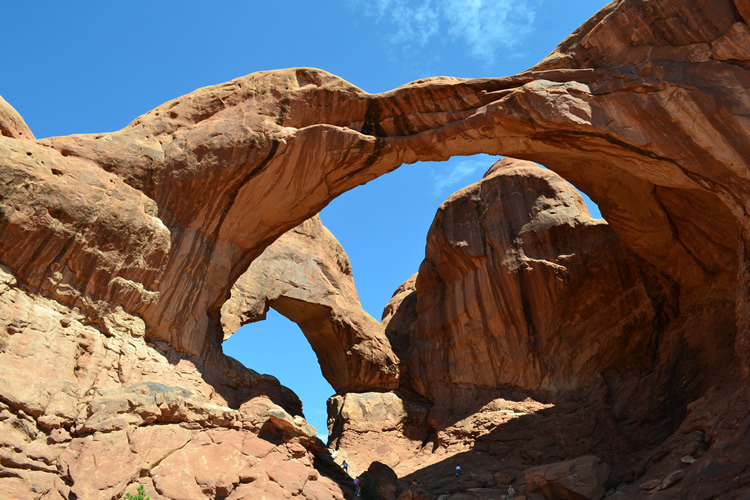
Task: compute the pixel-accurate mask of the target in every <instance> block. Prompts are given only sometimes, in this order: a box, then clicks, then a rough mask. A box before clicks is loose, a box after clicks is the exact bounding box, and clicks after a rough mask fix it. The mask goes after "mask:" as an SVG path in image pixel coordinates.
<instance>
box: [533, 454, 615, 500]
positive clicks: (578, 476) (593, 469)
mask: <svg viewBox="0 0 750 500" xmlns="http://www.w3.org/2000/svg"><path fill="white" fill-rule="evenodd" d="M609 472H610V467H609V465H607V464H605V463H603V462H602V461H601V460H599V458H598V457H595V456H586V457H579V458H576V459H573V460H566V461H565V462H558V463H554V464H548V465H541V466H538V467H532V468H530V469H527V470H525V471H524V472H523V475H524V478H525V479H526V484H527V488H528V492H529V494H530V495H531V494H539V493H541V494H542V495H544V497H545V498H571V499H576V500H600V499H601V498H603V497H604V493H605V491H606V489H605V483H606V482H607V479H608V478H609Z"/></svg>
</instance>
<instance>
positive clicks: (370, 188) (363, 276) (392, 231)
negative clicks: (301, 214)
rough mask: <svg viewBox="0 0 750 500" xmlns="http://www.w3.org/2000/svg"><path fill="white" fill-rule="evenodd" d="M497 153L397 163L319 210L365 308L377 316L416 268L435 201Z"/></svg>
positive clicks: (467, 181)
mask: <svg viewBox="0 0 750 500" xmlns="http://www.w3.org/2000/svg"><path fill="white" fill-rule="evenodd" d="M500 158H502V156H491V155H487V154H478V155H473V156H454V157H453V158H450V159H449V160H447V161H443V162H417V163H414V164H412V165H402V166H401V167H399V168H398V169H396V170H394V171H393V172H391V173H388V174H386V175H383V176H381V177H378V178H377V179H374V180H373V181H370V182H369V183H367V184H365V185H363V186H359V187H357V188H355V189H353V190H351V191H348V192H346V193H344V194H342V195H341V196H339V197H338V198H336V199H335V200H333V201H332V202H331V203H330V204H329V205H328V206H327V207H326V208H324V209H323V210H322V211H321V213H320V216H321V220H322V222H323V224H324V225H325V226H326V227H327V228H328V229H329V230H330V231H331V232H332V233H333V235H334V236H335V237H336V239H338V241H339V242H340V243H341V245H342V246H343V247H344V250H345V251H346V253H347V255H348V256H349V260H350V261H351V264H352V270H353V274H354V282H355V284H356V286H357V293H358V294H359V298H360V301H361V303H362V307H363V308H364V309H365V311H367V312H368V313H369V314H370V315H371V316H373V317H374V318H375V319H377V320H380V318H381V315H382V313H383V308H384V307H385V306H386V304H387V303H388V301H389V300H390V299H391V296H392V295H393V292H394V291H395V290H396V288H398V286H399V285H401V284H402V283H403V282H404V281H406V280H407V279H408V278H409V277H410V276H411V275H412V274H414V273H416V272H417V271H418V270H419V265H420V263H421V262H422V260H423V259H424V251H425V243H426V240H427V232H428V230H429V228H430V225H432V221H433V219H434V218H435V213H436V211H437V209H438V207H439V206H440V205H441V204H442V203H443V202H444V201H445V200H447V199H448V197H450V196H451V195H452V194H453V193H455V192H456V191H458V190H460V189H462V188H464V187H466V186H469V185H471V184H473V183H475V182H477V181H479V180H481V179H482V177H483V175H484V174H485V172H487V170H489V168H490V167H491V166H492V165H493V164H494V163H495V162H496V161H497V160H499V159H500ZM578 191H579V192H581V191H580V190H578ZM581 194H582V195H583V198H584V201H585V202H586V206H587V207H588V209H589V212H590V213H591V216H592V217H594V218H601V217H602V216H601V213H600V211H599V207H597V205H596V204H595V203H594V202H593V201H592V200H591V199H590V198H589V197H588V196H586V195H585V194H584V193H582V192H581Z"/></svg>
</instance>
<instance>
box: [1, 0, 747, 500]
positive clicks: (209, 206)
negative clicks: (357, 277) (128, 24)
mask: <svg viewBox="0 0 750 500" xmlns="http://www.w3.org/2000/svg"><path fill="white" fill-rule="evenodd" d="M748 19H750V11H748V5H747V2H745V1H740V0H736V1H734V2H732V1H729V0H722V1H719V2H716V1H713V2H691V3H689V4H686V3H685V2H679V1H676V0H661V1H658V2H641V1H635V0H620V1H615V2H612V3H611V4H609V5H608V6H607V7H605V8H604V9H603V10H602V11H601V12H599V13H598V14H597V15H595V16H594V17H593V18H592V19H591V20H589V21H588V22H586V23H585V24H584V25H583V26H581V28H580V29H578V30H577V31H576V32H575V33H574V34H573V35H572V36H571V37H569V38H568V39H566V40H565V41H564V42H563V43H562V44H561V45H560V46H559V47H558V48H557V49H556V51H555V52H554V53H553V54H551V55H550V56H549V57H548V58H546V59H545V60H543V61H541V62H540V63H539V64H538V65H537V66H535V67H533V68H531V69H530V70H528V71H525V72H523V73H520V74H518V75H514V76H510V77H506V78H493V79H482V80H459V79H453V78H435V79H427V80H423V81H419V82H413V83H411V84H408V85H405V86H403V87H400V88H398V89H395V90H393V91H391V92H387V93H384V94H378V95H369V94H366V93H364V92H362V91H361V90H359V89H357V88H356V87H354V86H352V85H350V84H348V83H347V82H344V81H343V80H341V79H339V78H337V77H335V76H333V75H330V74H328V73H325V72H323V71H320V70H314V69H290V70H281V71H269V72H262V73H256V74H252V75H248V76H246V77H243V78H239V79H237V80H233V81H231V82H227V83H225V84H222V85H218V86H214V87H207V88H204V89H200V90H198V91H196V92H193V93H191V94H188V95H186V96H183V97H180V98H178V99H175V100H174V101H170V102H168V103H166V104H164V105H162V106H160V107H158V108H156V109H155V110H153V111H151V112H149V113H147V114H145V115H143V116H141V117H140V118H138V119H136V120H135V121H134V122H133V123H132V124H131V125H129V126H128V127H126V128H124V129H123V130H121V131H118V132H113V133H108V134H98V135H78V136H70V137H55V138H49V139H43V140H35V139H34V138H33V134H32V133H31V131H30V130H28V128H27V127H26V126H25V125H24V123H23V120H22V119H21V118H20V116H18V114H17V113H15V111H14V110H13V109H12V108H10V106H8V105H6V104H5V103H4V102H3V103H0V104H2V112H0V127H1V128H2V137H0V158H2V162H1V163H0V168H1V169H2V170H1V171H0V174H1V175H2V180H3V184H2V185H3V188H2V218H0V234H1V235H2V241H3V244H2V247H1V248H0V263H2V268H0V269H2V273H1V274H0V277H1V279H0V283H2V285H1V286H2V288H0V291H1V292H2V294H1V295H0V307H2V312H3V313H2V315H1V316H0V318H2V329H0V334H2V337H1V338H0V345H2V352H1V353H0V356H2V359H1V360H0V361H1V362H0V374H1V375H2V376H1V377H0V380H2V390H1V391H0V394H2V399H1V403H0V404H1V406H0V411H2V420H0V425H2V426H3V433H2V435H3V436H5V437H7V439H6V440H5V442H4V443H3V447H2V450H3V460H2V467H3V474H2V475H1V477H0V488H2V490H0V491H2V494H3V495H5V496H14V495H17V494H18V493H17V492H19V491H20V492H23V494H24V495H26V496H29V497H40V496H42V495H48V496H52V497H55V496H57V497H64V498H65V497H78V498H91V497H98V496H103V497H113V496H119V495H121V494H122V493H123V491H125V489H126V488H127V487H128V486H129V485H132V483H135V482H138V483H142V484H144V485H145V486H146V488H147V490H148V492H149V494H150V495H152V498H160V497H170V498H177V497H185V498H200V497H201V496H209V497H227V498H228V497H230V496H231V497H232V498H242V497H253V496H259V495H260V494H266V495H267V496H271V497H279V498H281V497H283V496H288V495H292V494H296V495H302V496H304V497H307V498H316V497H317V498H342V497H343V495H344V492H345V490H346V488H347V486H346V482H345V481H344V478H342V475H341V474H342V472H341V471H340V469H338V468H337V467H336V465H335V464H334V463H333V462H331V461H330V460H329V459H330V457H328V458H326V457H327V455H326V453H325V450H323V449H322V447H321V446H320V444H319V442H317V441H316V440H315V437H314V435H311V433H310V431H309V428H308V427H307V426H306V423H305V422H304V420H301V419H299V418H295V415H297V414H298V413H299V403H298V401H296V398H295V397H294V395H293V394H291V393H290V392H289V391H288V390H286V389H285V388H283V387H280V386H279V384H278V383H277V382H276V381H275V380H274V379H272V378H268V377H263V376H259V375H257V374H253V373H252V372H248V371H247V370H245V369H244V368H243V367H241V366H239V365H238V364H237V363H235V362H233V361H232V360H231V359H229V358H227V357H225V356H224V355H223V354H222V353H221V348H220V346H221V340H222V338H223V328H222V325H221V318H222V315H221V308H222V306H223V305H224V304H225V302H226V300H227V298H228V297H229V296H230V289H229V287H230V285H231V284H232V283H235V282H236V281H237V279H238V278H239V277H240V276H241V275H243V273H244V272H245V270H246V269H248V267H250V268H252V265H251V263H252V264H255V263H257V262H259V257H260V256H261V254H263V252H264V251H267V250H268V249H270V248H272V247H273V245H272V243H273V244H274V245H276V243H278V241H280V240H281V238H283V237H284V236H282V235H288V234H293V233H294V231H295V228H299V227H300V225H303V224H305V223H306V222H305V221H308V220H309V219H310V217H312V216H314V215H315V214H316V213H317V212H319V211H320V209H321V208H322V207H323V206H325V204H326V203H328V201H330V200H331V199H332V198H334V197H335V196H337V195H339V194H341V193H342V192H344V191H346V190H348V189H351V188H352V187H354V186H356V185H359V184H362V183H364V182H367V181H369V180H371V179H372V178H374V177H377V176H378V175H382V174H384V173H386V172H388V171H390V170H392V169H394V168H396V167H398V166H399V165H400V164H402V163H411V162H414V161H418V160H442V159H445V158H448V157H450V156H453V155H470V154H475V153H480V152H483V153H488V154H503V155H507V156H510V157H514V158H519V159H523V160H530V161H534V162H539V163H541V164H544V165H546V166H547V167H548V168H550V169H551V170H552V171H554V172H557V173H558V174H560V175H562V176H563V177H565V178H567V179H570V180H571V181H572V182H574V183H575V184H576V185H578V186H580V187H581V188H582V189H583V190H584V191H586V192H587V193H588V194H589V195H590V196H591V197H592V199H593V200H594V201H595V202H596V203H597V204H598V205H599V207H600V209H601V211H602V214H603V215H604V217H605V218H606V219H607V221H608V222H609V225H602V224H597V223H590V222H589V221H588V220H585V214H581V213H580V211H579V213H578V214H576V210H574V209H576V207H578V206H579V205H578V204H577V202H575V201H573V202H572V203H568V204H567V205H565V203H563V202H562V201H560V203H558V202H557V201H554V200H565V199H566V196H565V193H566V189H567V188H565V187H563V186H564V185H563V184H561V183H560V181H558V179H559V177H557V176H555V175H554V174H553V173H552V172H550V173H549V174H547V173H542V174H540V171H539V169H536V168H535V169H533V172H532V170H530V169H531V167H529V166H524V165H523V164H507V165H502V166H501V168H498V169H497V170H496V171H495V172H494V173H492V174H489V175H487V176H486V178H485V179H484V180H483V181H482V182H481V183H480V184H479V185H475V186H471V187H469V188H467V189H468V191H465V192H461V193H457V195H456V196H455V197H451V199H449V200H447V202H446V204H444V205H443V206H442V207H441V209H440V210H439V211H438V215H437V217H436V221H435V224H433V227H432V229H431V231H430V235H429V236H428V241H427V252H426V254H427V257H428V258H427V259H426V263H423V265H422V266H421V268H420V269H419V270H418V271H419V273H418V275H417V277H416V279H415V280H414V281H413V282H412V281H407V282H406V283H404V285H403V286H402V287H401V288H400V289H399V290H398V293H397V295H396V296H395V297H394V300H393V301H392V302H391V303H390V304H389V306H388V308H387V312H388V314H389V317H388V319H387V322H386V324H385V328H384V330H380V331H374V332H373V331H369V330H365V329H351V328H350V325H349V324H348V323H347V321H346V317H344V316H343V315H342V316H337V314H336V313H335V312H334V311H339V310H341V309H342V308H345V307H346V304H345V303H333V304H332V303H324V302H321V301H318V302H316V301H311V302H310V303H311V304H313V306H311V307H300V308H297V307H295V308H292V307H291V304H295V305H297V306H299V305H300V300H299V298H295V297H291V296H287V295H283V294H280V295H278V297H276V298H275V299H273V300H275V303H276V305H278V307H279V308H280V309H285V310H286V311H287V312H288V313H289V315H293V314H299V315H300V316H299V321H300V323H307V322H308V321H311V320H312V319H313V318H317V317H319V316H321V315H322V314H327V315H328V316H329V317H333V319H334V321H331V322H330V323H329V324H331V325H332V326H331V328H323V329H320V328H319V327H316V325H312V324H311V325H310V329H311V331H314V332H315V333H314V335H308V338H311V337H312V338H313V340H311V344H312V345H313V348H316V344H317V341H316V340H314V339H318V340H319V341H320V343H319V344H317V346H318V348H316V352H318V356H319V358H320V359H321V364H322V370H323V373H324V374H326V376H327V377H328V378H329V380H331V381H332V385H333V386H334V388H335V389H336V390H337V392H339V393H340V394H341V397H340V398H339V399H338V400H336V401H334V402H332V404H331V413H332V414H333V415H335V416H336V422H335V424H334V434H335V439H334V445H335V446H336V447H338V449H339V450H343V451H344V452H351V460H352V463H355V464H357V466H358V467H359V468H365V467H367V466H368V464H370V463H371V462H374V461H375V460H376V459H377V460H378V461H380V462H382V463H383V464H384V465H383V466H387V467H390V468H391V469H392V470H393V471H395V474H396V475H397V476H398V477H400V478H402V479H403V480H405V481H407V482H410V481H411V480H412V479H417V480H423V481H425V482H423V484H426V485H427V487H429V488H430V489H431V490H432V491H434V492H435V493H438V492H442V491H449V487H450V485H449V484H448V483H447V482H446V481H448V480H453V481H455V479H453V478H451V474H450V473H451V472H452V468H453V467H454V466H455V461H456V460H459V461H460V462H461V463H463V464H464V465H465V466H467V467H468V466H471V467H476V468H478V467H480V466H481V464H489V465H486V466H484V469H482V470H479V469H477V470H479V472H480V474H478V475H477V477H479V479H477V484H474V483H472V484H471V485H468V484H466V485H464V487H465V488H467V489H469V488H474V487H476V488H480V489H481V488H489V489H493V488H495V487H497V486H499V485H500V484H502V483H507V482H514V483H515V484H517V485H518V486H519V487H520V486H523V487H525V488H526V489H527V492H529V493H532V494H534V493H538V494H544V495H547V496H552V497H554V496H555V495H557V494H558V493H556V492H559V491H563V490H564V489H565V488H567V487H568V486H566V484H567V483H566V482H565V480H564V477H565V475H564V474H563V473H562V472H561V471H564V470H568V469H570V467H572V468H573V469H575V468H576V467H578V470H580V467H584V466H585V467H587V470H589V471H590V475H591V477H592V478H593V479H592V480H591V484H592V485H593V486H592V491H591V492H589V493H588V494H589V496H590V497H600V496H601V495H603V494H604V492H605V491H606V489H610V492H609V493H610V495H618V496H619V497H621V498H632V497H633V496H637V495H641V494H642V495H645V494H647V493H645V492H648V491H654V490H659V491H660V493H661V494H662V495H664V496H665V497H666V498H679V497H682V496H685V495H686V494H688V493H689V494H690V495H693V496H696V497H701V498H703V497H711V496H721V497H722V498H741V497H743V496H746V493H747V489H748V484H749V483H750V478H748V476H747V465H746V458H747V456H748V455H750V450H749V447H750V443H749V442H748V438H747V436H748V435H750V417H748V412H747V408H748V404H749V403H750V395H748V384H747V377H748V376H749V375H750V364H749V363H750V361H749V359H750V308H748V296H749V294H748V288H749V286H748V283H750V279H749V278H748V276H749V273H748V262H750V255H749V254H748V241H749V240H750V222H748V221H750V218H748V216H747V212H748V201H747V200H750V196H749V194H750V193H748V190H749V189H750V188H749V186H750V184H749V183H748V182H747V178H748V165H747V158H748V157H750V151H749V150H748V141H747V136H748V128H749V126H748V123H747V119H746V117H747V115H748V113H747V109H748V103H747V91H746V90H747V88H748V87H749V86H750V85H749V84H748V81H749V77H748V69H747V60H748V57H747V55H748V53H750V47H749V46H748V45H749V43H750V42H748V40H750V35H749V34H748V33H749V31H748V27H747V21H748ZM653 26H669V27H670V29H669V30H666V29H665V30H654V29H652V27H653ZM540 193H541V194H540ZM549 193H554V196H550V195H548V194H549ZM186 194H189V195H190V196H189V199H190V204H189V205H186V203H185V200H186V198H187V196H186ZM459 194H460V196H459ZM558 195H559V196H558ZM514 196H518V197H520V198H522V199H523V200H524V201H526V202H528V203H531V205H530V206H536V207H538V208H539V210H538V211H536V212H533V211H532V215H533V217H532V220H528V217H529V214H528V212H527V213H525V214H524V213H518V212H517V211H514V209H513V207H516V206H518V205H517V204H513V205H506V204H504V203H502V202H500V203H497V202H492V200H501V201H502V200H503V199H508V198H512V197H514ZM540 198H544V199H545V200H547V201H544V202H540V204H539V205H537V201H538V200H540ZM527 206H529V205H527ZM555 207H557V210H554V212H555V213H552V211H553V209H554V208H555ZM563 207H566V208H565V209H563ZM497 211H500V212H502V213H500V214H496V213H495V212H497ZM495 215H502V217H500V220H503V221H510V222H505V223H502V224H498V223H496V222H497V220H498V219H496V218H495ZM466 217H469V218H471V219H472V220H474V221H476V220H477V219H478V220H480V221H481V224H480V227H481V229H482V230H481V231H472V230H470V229H469V228H470V227H476V225H473V226H470V225H467V224H465V223H464V221H465V220H466ZM524 217H526V219H524ZM565 221H568V222H570V221H572V223H568V222H565ZM529 224H531V225H529ZM603 228H606V229H603ZM583 243H586V245H583V248H581V247H580V246H579V245H582V244H583ZM571 248H576V249H577V250H579V251H578V252H572V253H571V252H570V249H571ZM550 249H554V250H555V251H554V252H550ZM596 249H603V251H600V252H598V251H596ZM497 251H500V252H499V253H496V252H497ZM337 266H338V267H339V268H344V269H345V266H339V265H337ZM339 270H341V269H339ZM498 270H499V271H502V272H504V273H505V274H501V278H500V279H496V280H492V279H489V278H488V276H490V274H491V273H490V271H498ZM592 283H596V284H597V287H598V288H597V287H594V286H592ZM583 285H585V286H586V290H587V293H585V294H573V293H570V290H573V289H575V287H576V286H583ZM594 292H596V293H594ZM290 293H291V292H290ZM487 293H489V296H492V297H494V299H495V300H494V302H490V304H491V307H488V305H487V302H486V301H485V300H484V297H486V296H487ZM480 297H481V298H482V300H478V299H479V298H480ZM574 297H575V298H576V299H577V300H576V301H574V300H573V298H574ZM613 297H614V299H613ZM292 309H294V311H292ZM295 311H296V312H295ZM300 311H301V312H300ZM500 312H502V313H503V315H502V318H503V320H502V321H501V320H500V318H501V315H500ZM358 321H361V322H367V321H369V320H366V319H361V320H358ZM375 323H376V324H378V325H380V323H378V322H377V321H375ZM500 323H502V324H500ZM492 325H498V326H497V328H495V327H491V326H492ZM316 328H317V329H316ZM500 331H502V332H503V334H502V335H495V334H496V333H497V332H500ZM363 332H364V333H363ZM472 332H480V333H481V335H479V336H475V335H472ZM329 343H332V344H333V347H331V346H329ZM581 346H586V348H584V349H582V348H580V347H581ZM324 347H325V348H324ZM342 350H343V355H342ZM329 358H330V361H323V360H327V359H329ZM30 366H32V367H33V368H34V371H33V376H32V377H29V375H28V374H29V371H28V370H29V367H30ZM498 422H501V423H502V425H497V424H498ZM530 429H533V431H532V430H530ZM612 436H614V437H612ZM153 443H158V444H157V445H156V446H154V444H153ZM354 449H356V451H357V453H354V452H353V451H351V450H354ZM104 456H107V457H110V458H112V460H113V463H115V464H118V466H117V467H112V468H110V469H108V470H109V471H110V473H108V474H106V475H103V474H97V473H96V468H97V466H96V464H97V461H100V460H101V459H102V458H103V457H104ZM591 456H594V457H593V458H591ZM195 457H201V459H200V460H199V461H197V460H196V459H195ZM502 457H509V462H506V463H503V462H502ZM587 457H588V458H587ZM569 459H573V460H575V462H574V463H573V465H574V466H570V462H569ZM416 463H419V464H420V466H419V467H418V468H417V467H415V466H414V464H416ZM602 463H604V464H606V467H605V466H604V465H602ZM206 464H208V466H207V465H206ZM566 464H567V465H566ZM585 464H588V465H585ZM539 467H541V468H542V469H541V472H540V469H539ZM501 469H502V470H501ZM378 470H379V471H380V472H381V473H382V474H380V476H379V477H380V478H381V483H382V484H386V483H387V482H388V479H387V477H390V476H389V475H388V473H387V469H383V468H382V467H381V466H377V467H374V469H373V472H372V475H373V476H375V475H377V474H376V473H377V471H378ZM545 470H547V471H553V470H554V471H555V473H554V474H553V473H552V472H550V473H549V474H546V473H545V472H544V471H545ZM384 471H385V472H384ZM503 474H507V475H503ZM552 476H555V477H559V478H562V479H560V480H559V481H557V482H556V483H554V484H550V483H544V482H542V480H541V479H540V478H547V477H552ZM407 484H409V483H407ZM451 484H453V483H451ZM395 487H396V488H399V487H401V488H402V489H403V486H399V485H398V484H397V483H396V486H395ZM614 488H618V489H617V491H614Z"/></svg>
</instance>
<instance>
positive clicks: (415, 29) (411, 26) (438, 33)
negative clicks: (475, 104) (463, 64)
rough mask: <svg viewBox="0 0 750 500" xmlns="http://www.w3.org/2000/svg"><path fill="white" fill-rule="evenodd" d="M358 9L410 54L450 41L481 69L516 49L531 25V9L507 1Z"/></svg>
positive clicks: (443, 0)
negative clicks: (461, 46) (385, 27)
mask: <svg viewBox="0 0 750 500" xmlns="http://www.w3.org/2000/svg"><path fill="white" fill-rule="evenodd" d="M357 8H359V9H360V10H361V11H362V12H363V13H364V14H365V15H367V16H371V17H374V18H375V21H376V22H377V23H378V24H383V25H388V26H390V29H389V30H388V31H389V33H388V40H389V42H390V44H391V45H394V46H398V47H400V48H401V49H404V50H411V49H413V48H417V47H419V48H423V47H425V46H427V45H428V44H430V43H433V42H440V41H442V40H443V39H444V38H447V37H450V38H451V39H452V40H454V41H455V42H459V43H463V44H465V46H466V48H467V52H468V54H469V55H470V56H472V57H474V58H475V59H477V60H479V61H482V62H484V63H485V64H491V63H492V62H494V60H495V57H496V55H497V54H498V52H499V51H505V50H508V49H514V48H518V47H519V46H520V45H521V44H522V43H523V40H524V38H525V37H526V36H527V35H528V34H529V33H531V28H532V24H533V22H534V9H533V7H532V6H530V3H529V2H519V1H512V0H439V1H434V0H369V1H368V0H364V1H362V0H361V1H359V2H357Z"/></svg>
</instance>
